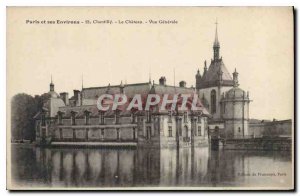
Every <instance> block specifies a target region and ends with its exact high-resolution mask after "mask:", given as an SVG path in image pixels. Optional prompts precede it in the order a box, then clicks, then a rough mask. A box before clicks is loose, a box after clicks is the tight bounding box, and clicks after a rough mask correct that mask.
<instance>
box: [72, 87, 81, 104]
mask: <svg viewBox="0 0 300 196" xmlns="http://www.w3.org/2000/svg"><path fill="white" fill-rule="evenodd" d="M73 91H74V99H75V105H76V106H79V105H80V91H79V90H73Z"/></svg>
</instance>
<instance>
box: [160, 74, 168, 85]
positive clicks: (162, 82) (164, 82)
mask: <svg viewBox="0 0 300 196" xmlns="http://www.w3.org/2000/svg"><path fill="white" fill-rule="evenodd" d="M166 81H167V80H166V77H165V76H162V77H160V78H159V85H166Z"/></svg>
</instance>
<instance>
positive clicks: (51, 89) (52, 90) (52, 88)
mask: <svg viewBox="0 0 300 196" xmlns="http://www.w3.org/2000/svg"><path fill="white" fill-rule="evenodd" d="M50 92H54V84H53V81H52V75H51V83H50Z"/></svg>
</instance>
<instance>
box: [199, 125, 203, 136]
mask: <svg viewBox="0 0 300 196" xmlns="http://www.w3.org/2000/svg"><path fill="white" fill-rule="evenodd" d="M201 135H202V133H201V126H198V136H201Z"/></svg>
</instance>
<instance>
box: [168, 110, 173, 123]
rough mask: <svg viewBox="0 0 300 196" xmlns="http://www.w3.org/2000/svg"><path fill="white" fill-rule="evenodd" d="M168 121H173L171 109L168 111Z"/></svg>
mask: <svg viewBox="0 0 300 196" xmlns="http://www.w3.org/2000/svg"><path fill="white" fill-rule="evenodd" d="M168 122H169V123H170V122H172V111H169V113H168Z"/></svg>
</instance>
